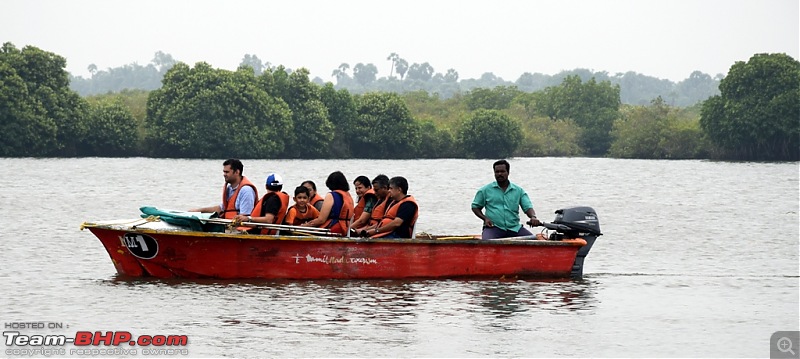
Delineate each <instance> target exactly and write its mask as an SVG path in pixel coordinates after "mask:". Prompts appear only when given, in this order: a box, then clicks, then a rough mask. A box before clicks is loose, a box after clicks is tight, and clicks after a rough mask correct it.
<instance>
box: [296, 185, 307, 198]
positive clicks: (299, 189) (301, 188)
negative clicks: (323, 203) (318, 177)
mask: <svg viewBox="0 0 800 359" xmlns="http://www.w3.org/2000/svg"><path fill="white" fill-rule="evenodd" d="M301 193H305V194H306V196H309V197H311V193H309V192H308V187H306V186H302V185H300V186H297V188H295V189H294V196H295V197H297V195H298V194H301Z"/></svg>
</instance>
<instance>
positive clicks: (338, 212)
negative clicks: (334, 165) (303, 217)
mask: <svg viewBox="0 0 800 359" xmlns="http://www.w3.org/2000/svg"><path fill="white" fill-rule="evenodd" d="M325 185H326V186H327V187H328V189H330V190H331V191H330V192H328V194H326V195H325V199H324V202H323V203H322V209H321V210H320V211H319V217H317V218H315V219H313V220H311V221H308V222H306V223H303V224H302V226H303V227H319V228H328V229H330V230H331V233H337V234H341V235H344V234H347V229H348V227H349V226H350V221H351V220H352V218H353V207H354V206H353V197H351V196H350V193H349V192H348V191H349V190H350V185H349V184H348V183H347V178H346V177H345V176H344V174H343V173H342V172H341V171H336V172H333V173H331V174H330V175H329V176H328V179H327V180H326V181H325Z"/></svg>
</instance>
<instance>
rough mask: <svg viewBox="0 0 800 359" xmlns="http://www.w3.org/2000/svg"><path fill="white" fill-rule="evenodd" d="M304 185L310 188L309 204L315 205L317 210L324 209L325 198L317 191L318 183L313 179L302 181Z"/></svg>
mask: <svg viewBox="0 0 800 359" xmlns="http://www.w3.org/2000/svg"><path fill="white" fill-rule="evenodd" d="M301 185H302V186H304V187H305V188H308V204H310V205H312V206H314V208H316V209H317V211H319V210H321V209H322V202H323V200H324V198H322V197H320V195H319V193H317V185H316V183H314V181H312V180H306V181H303V183H301Z"/></svg>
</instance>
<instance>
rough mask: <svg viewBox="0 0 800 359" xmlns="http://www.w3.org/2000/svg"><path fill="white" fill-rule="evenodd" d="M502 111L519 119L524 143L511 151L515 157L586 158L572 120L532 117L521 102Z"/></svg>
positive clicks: (577, 129)
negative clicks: (583, 156)
mask: <svg viewBox="0 0 800 359" xmlns="http://www.w3.org/2000/svg"><path fill="white" fill-rule="evenodd" d="M518 100H519V98H518ZM503 112H504V113H506V114H508V115H509V116H510V117H512V118H514V119H516V120H518V121H519V122H520V125H521V128H522V135H523V140H522V143H521V144H520V146H519V147H517V149H516V151H514V156H515V157H545V156H582V155H585V153H584V151H583V149H582V148H581V146H580V144H579V138H580V135H581V132H582V129H581V128H580V127H578V125H576V124H575V122H574V121H572V120H569V119H567V120H563V121H551V120H550V119H549V118H546V117H541V116H531V114H530V111H529V110H528V106H527V104H526V103H521V102H516V103H515V104H513V105H512V107H511V108H509V109H508V110H505V111H503Z"/></svg>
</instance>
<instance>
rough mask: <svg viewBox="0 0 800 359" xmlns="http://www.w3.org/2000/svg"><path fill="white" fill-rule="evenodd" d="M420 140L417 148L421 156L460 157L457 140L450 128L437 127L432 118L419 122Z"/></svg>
mask: <svg viewBox="0 0 800 359" xmlns="http://www.w3.org/2000/svg"><path fill="white" fill-rule="evenodd" d="M419 128H420V132H419V136H420V142H419V147H418V148H417V153H418V154H419V155H418V157H420V158H453V157H459V155H458V152H457V148H456V146H457V145H456V140H455V138H454V136H453V133H452V132H451V131H450V129H448V128H437V127H436V124H435V123H434V122H433V121H431V120H424V121H420V122H419Z"/></svg>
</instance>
